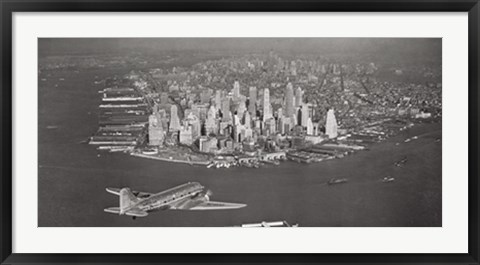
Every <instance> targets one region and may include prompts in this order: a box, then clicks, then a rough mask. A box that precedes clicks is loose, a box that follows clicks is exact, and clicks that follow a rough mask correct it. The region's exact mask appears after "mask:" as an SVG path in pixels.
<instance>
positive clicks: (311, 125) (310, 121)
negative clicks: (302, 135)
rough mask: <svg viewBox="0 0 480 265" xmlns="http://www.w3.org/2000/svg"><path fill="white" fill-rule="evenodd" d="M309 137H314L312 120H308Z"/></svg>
mask: <svg viewBox="0 0 480 265" xmlns="http://www.w3.org/2000/svg"><path fill="white" fill-rule="evenodd" d="M306 127H307V135H314V131H313V123H312V119H310V118H308V119H307V125H306Z"/></svg>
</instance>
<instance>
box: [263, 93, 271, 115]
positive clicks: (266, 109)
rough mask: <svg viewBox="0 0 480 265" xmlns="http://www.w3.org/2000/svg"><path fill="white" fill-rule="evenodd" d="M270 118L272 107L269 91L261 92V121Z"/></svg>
mask: <svg viewBox="0 0 480 265" xmlns="http://www.w3.org/2000/svg"><path fill="white" fill-rule="evenodd" d="M270 118H272V106H271V105H270V90H269V89H268V88H265V89H264V90H263V121H266V120H268V119H270Z"/></svg>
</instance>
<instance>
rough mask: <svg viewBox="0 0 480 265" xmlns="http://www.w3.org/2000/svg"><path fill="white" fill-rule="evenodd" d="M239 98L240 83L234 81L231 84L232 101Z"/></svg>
mask: <svg viewBox="0 0 480 265" xmlns="http://www.w3.org/2000/svg"><path fill="white" fill-rule="evenodd" d="M239 98H240V83H239V82H238V81H235V82H234V83H233V99H234V100H238V99H239Z"/></svg>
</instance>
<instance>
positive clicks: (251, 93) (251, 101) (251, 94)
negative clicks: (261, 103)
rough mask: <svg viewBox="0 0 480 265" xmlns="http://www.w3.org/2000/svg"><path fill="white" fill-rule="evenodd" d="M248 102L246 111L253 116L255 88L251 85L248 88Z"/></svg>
mask: <svg viewBox="0 0 480 265" xmlns="http://www.w3.org/2000/svg"><path fill="white" fill-rule="evenodd" d="M248 92H249V93H248V94H249V95H248V96H249V104H248V112H250V114H251V115H252V116H253V117H255V116H256V115H257V88H256V87H254V86H251V87H250V88H249V91H248Z"/></svg>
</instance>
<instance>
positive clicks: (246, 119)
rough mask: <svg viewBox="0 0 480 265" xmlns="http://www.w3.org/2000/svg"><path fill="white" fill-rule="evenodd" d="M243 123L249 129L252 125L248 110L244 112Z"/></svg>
mask: <svg viewBox="0 0 480 265" xmlns="http://www.w3.org/2000/svg"><path fill="white" fill-rule="evenodd" d="M244 125H245V128H247V129H250V128H251V127H252V119H251V118H250V113H249V112H248V111H247V112H245V116H244Z"/></svg>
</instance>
